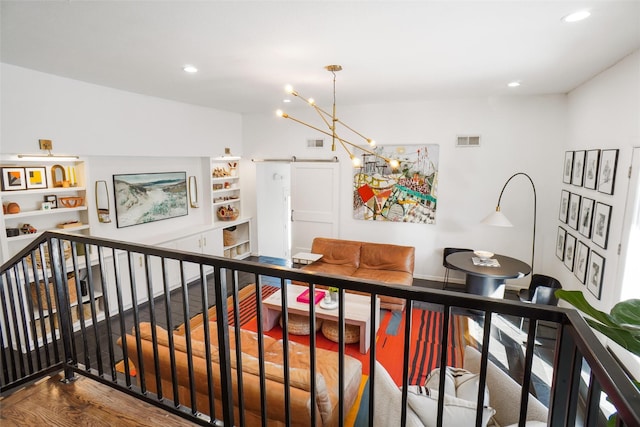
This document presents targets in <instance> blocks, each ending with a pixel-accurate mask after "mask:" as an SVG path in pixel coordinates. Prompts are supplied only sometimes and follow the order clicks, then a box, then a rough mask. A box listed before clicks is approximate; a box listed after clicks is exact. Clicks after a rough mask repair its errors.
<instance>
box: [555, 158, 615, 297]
mask: <svg viewBox="0 0 640 427" xmlns="http://www.w3.org/2000/svg"><path fill="white" fill-rule="evenodd" d="M618 153H619V150H618V149H593V150H575V151H567V152H565V155H564V162H563V171H562V182H563V184H564V185H563V188H562V190H561V192H560V209H559V214H558V219H559V221H560V225H559V226H558V232H557V237H556V256H557V257H558V259H559V260H560V261H562V263H563V264H564V265H565V267H566V268H567V269H569V271H571V272H573V274H574V276H575V277H576V279H577V280H578V281H579V282H580V283H582V284H583V285H585V286H586V287H587V289H588V290H589V292H591V293H592V294H593V295H594V296H595V297H596V298H597V299H600V297H601V295H602V284H603V280H602V279H603V277H604V269H605V261H606V259H605V257H604V256H603V255H604V254H605V253H606V252H605V251H606V249H607V247H608V245H609V229H610V225H611V213H612V209H613V207H612V205H611V200H612V197H611V196H613V194H614V191H615V178H616V172H617V165H618Z"/></svg>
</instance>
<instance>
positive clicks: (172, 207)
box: [113, 172, 189, 228]
mask: <svg viewBox="0 0 640 427" xmlns="http://www.w3.org/2000/svg"><path fill="white" fill-rule="evenodd" d="M113 190H114V191H113V194H114V195H115V207H116V224H117V226H118V228H123V227H130V226H133V225H139V224H145V223H148V222H154V221H161V220H166V219H170V218H176V217H181V216H186V215H188V214H189V208H188V204H189V202H188V196H187V173H186V172H151V173H130V174H118V175H113ZM152 193H153V194H154V196H153V197H147V195H149V194H152ZM132 195H133V197H132Z"/></svg>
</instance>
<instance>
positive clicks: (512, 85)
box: [507, 80, 520, 87]
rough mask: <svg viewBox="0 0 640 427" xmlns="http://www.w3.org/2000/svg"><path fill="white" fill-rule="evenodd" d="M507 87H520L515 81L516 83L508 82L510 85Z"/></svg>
mask: <svg viewBox="0 0 640 427" xmlns="http://www.w3.org/2000/svg"><path fill="white" fill-rule="evenodd" d="M507 86H509V87H518V86H520V82H519V81H517V80H516V81H513V82H510V83H507Z"/></svg>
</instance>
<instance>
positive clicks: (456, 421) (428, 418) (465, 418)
mask: <svg viewBox="0 0 640 427" xmlns="http://www.w3.org/2000/svg"><path fill="white" fill-rule="evenodd" d="M427 390H428V389H427ZM407 391H410V390H407ZM429 393H430V395H428V396H427V395H418V394H415V393H408V395H407V396H408V397H407V400H408V403H409V407H410V408H411V409H412V410H413V412H414V413H415V414H416V415H417V416H418V417H419V418H420V420H421V421H422V423H423V424H424V425H425V427H436V426H437V416H436V415H437V413H438V397H437V392H436V393H433V391H432V390H429ZM495 412H496V411H495V410H494V409H493V408H490V407H488V406H485V407H484V408H482V424H481V425H482V426H483V427H486V426H487V424H488V423H489V420H490V419H491V417H492V416H493V415H494V414H495ZM475 422H476V404H475V402H469V401H467V400H464V399H458V398H456V397H452V396H449V395H446V394H445V395H444V411H443V413H442V425H443V426H445V427H455V426H472V425H475Z"/></svg>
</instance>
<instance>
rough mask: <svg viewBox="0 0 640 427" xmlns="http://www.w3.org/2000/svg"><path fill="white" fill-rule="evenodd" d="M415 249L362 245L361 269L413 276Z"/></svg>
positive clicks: (396, 246) (382, 244)
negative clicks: (390, 271)
mask: <svg viewBox="0 0 640 427" xmlns="http://www.w3.org/2000/svg"><path fill="white" fill-rule="evenodd" d="M414 262H415V248H413V247H412V246H399V245H393V246H391V245H388V244H384V243H369V242H364V243H362V248H361V249H360V268H368V269H371V270H392V271H404V272H405V273H409V274H413V267H414Z"/></svg>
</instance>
